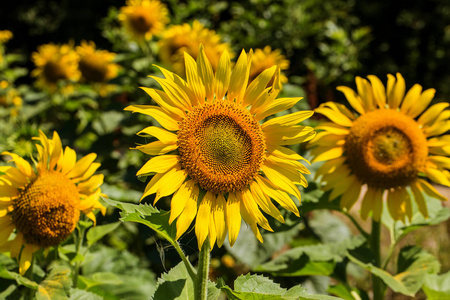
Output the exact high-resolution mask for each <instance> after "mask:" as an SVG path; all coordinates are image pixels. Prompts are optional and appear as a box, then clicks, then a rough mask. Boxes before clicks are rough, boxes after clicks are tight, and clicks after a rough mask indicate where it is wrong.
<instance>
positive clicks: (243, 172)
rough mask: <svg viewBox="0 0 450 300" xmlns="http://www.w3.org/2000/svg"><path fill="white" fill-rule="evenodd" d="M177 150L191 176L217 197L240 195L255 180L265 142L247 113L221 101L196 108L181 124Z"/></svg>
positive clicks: (258, 127) (231, 103)
mask: <svg viewBox="0 0 450 300" xmlns="http://www.w3.org/2000/svg"><path fill="white" fill-rule="evenodd" d="M178 146H179V152H180V157H181V163H182V165H183V167H184V168H185V169H186V170H187V172H188V174H189V176H190V177H191V178H193V179H194V180H195V181H196V182H198V184H199V185H200V186H201V187H202V188H203V189H205V190H207V191H210V192H212V193H214V194H217V193H228V192H231V191H240V190H242V189H243V188H245V187H246V186H247V185H248V184H249V183H250V182H251V181H252V180H253V179H254V177H255V176H256V175H257V173H258V171H259V169H260V166H261V164H262V161H263V156H264V151H265V140H264V136H263V133H262V131H261V128H260V126H259V124H258V122H256V121H255V120H254V118H253V117H252V116H251V115H250V113H249V112H248V110H246V109H244V108H242V107H239V106H237V105H236V104H235V103H233V102H228V101H221V100H219V101H215V102H213V103H206V104H204V105H199V106H197V107H195V108H194V109H193V110H192V111H191V112H190V113H189V114H188V115H187V117H185V118H184V119H183V120H182V122H181V124H180V130H179V131H178Z"/></svg>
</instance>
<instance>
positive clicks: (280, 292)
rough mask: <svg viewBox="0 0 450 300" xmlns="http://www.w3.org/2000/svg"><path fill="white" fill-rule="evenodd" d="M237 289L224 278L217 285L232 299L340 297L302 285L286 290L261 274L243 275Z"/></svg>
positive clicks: (318, 299) (324, 299)
mask: <svg viewBox="0 0 450 300" xmlns="http://www.w3.org/2000/svg"><path fill="white" fill-rule="evenodd" d="M234 286H235V290H232V289H231V288H230V287H229V286H227V285H225V283H224V281H223V279H219V280H218V282H217V287H218V288H220V289H222V291H224V292H225V293H226V294H227V296H228V298H229V299H231V300H238V299H245V300H288V299H302V300H307V299H315V300H320V299H323V300H331V299H338V298H335V297H331V296H325V295H310V294H309V293H307V292H306V290H305V289H304V288H302V287H301V286H300V285H297V286H294V287H292V288H291V289H289V290H286V289H284V288H282V287H280V285H279V284H278V283H274V282H273V281H272V280H270V279H269V278H266V277H264V276H261V275H255V274H254V275H250V274H247V275H241V276H239V277H238V278H237V279H236V281H235V282H234Z"/></svg>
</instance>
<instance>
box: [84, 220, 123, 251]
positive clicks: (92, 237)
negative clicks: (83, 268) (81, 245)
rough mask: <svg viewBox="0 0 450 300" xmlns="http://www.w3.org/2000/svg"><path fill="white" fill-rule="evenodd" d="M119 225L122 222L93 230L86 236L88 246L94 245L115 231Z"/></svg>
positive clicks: (100, 226)
mask: <svg viewBox="0 0 450 300" xmlns="http://www.w3.org/2000/svg"><path fill="white" fill-rule="evenodd" d="M119 225H120V222H116V223H110V224H106V225H99V226H95V227H93V228H91V229H90V230H89V231H88V233H87V234H86V238H87V242H88V245H89V246H90V245H92V244H94V243H95V242H97V241H98V240H100V239H101V238H102V237H104V236H105V235H107V234H108V233H110V232H112V231H114V230H115V229H116V228H117V227H118V226H119Z"/></svg>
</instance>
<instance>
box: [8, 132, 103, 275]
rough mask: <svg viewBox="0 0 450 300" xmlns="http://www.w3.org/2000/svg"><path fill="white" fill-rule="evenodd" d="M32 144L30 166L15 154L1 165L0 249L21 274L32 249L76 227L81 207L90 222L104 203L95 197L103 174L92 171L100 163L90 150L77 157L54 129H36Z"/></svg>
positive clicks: (55, 240) (54, 241) (59, 239)
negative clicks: (50, 131) (33, 154)
mask: <svg viewBox="0 0 450 300" xmlns="http://www.w3.org/2000/svg"><path fill="white" fill-rule="evenodd" d="M37 140H38V141H39V142H40V145H39V144H36V148H37V150H38V153H39V155H38V159H37V163H36V168H35V170H34V169H33V167H32V166H31V165H30V164H29V163H28V162H27V161H26V160H24V159H23V158H22V157H20V156H19V155H17V154H14V153H9V152H3V153H2V155H7V156H10V157H11V160H12V161H14V163H15V165H16V166H15V167H13V166H2V167H0V173H3V174H2V175H0V224H1V226H0V249H1V251H2V252H5V251H8V252H9V253H10V255H11V257H13V258H17V260H18V261H19V271H20V273H21V274H24V273H25V272H26V270H27V269H28V268H29V267H30V265H31V259H32V256H33V253H34V252H36V251H38V250H39V249H42V248H44V249H45V248H48V247H52V246H56V245H58V244H60V243H61V242H63V241H64V240H65V239H66V238H67V237H68V236H69V235H70V234H71V233H72V231H73V230H74V229H75V227H76V225H77V223H78V219H79V217H80V212H83V213H84V214H86V216H87V217H89V218H90V219H91V220H93V221H94V222H95V220H96V219H95V214H94V212H93V211H94V210H95V209H100V211H101V212H102V213H103V214H104V213H105V207H103V206H102V205H101V204H100V202H98V199H99V197H100V195H101V191H100V185H101V184H102V183H103V175H101V174H98V175H93V174H94V173H95V171H96V170H97V169H98V167H99V166H100V163H96V162H94V160H95V158H96V157H97V155H96V154H94V153H91V154H88V155H86V156H85V157H83V158H81V159H80V160H78V161H77V160H76V153H75V151H74V150H72V149H71V148H69V147H66V148H65V149H64V150H63V148H62V146H61V140H60V138H59V136H58V134H57V133H56V132H54V134H53V139H48V138H47V137H46V136H45V134H44V133H43V132H42V131H40V133H39V138H37Z"/></svg>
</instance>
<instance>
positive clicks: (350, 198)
mask: <svg viewBox="0 0 450 300" xmlns="http://www.w3.org/2000/svg"><path fill="white" fill-rule="evenodd" d="M360 192H361V184H359V182H358V180H357V179H356V177H355V179H354V181H353V184H351V185H350V187H349V189H348V190H347V191H346V192H345V193H344V194H342V196H341V202H340V204H341V207H342V208H344V207H345V208H346V209H348V210H350V209H351V208H352V207H353V205H354V204H355V203H356V201H357V200H358V198H359V195H360Z"/></svg>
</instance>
